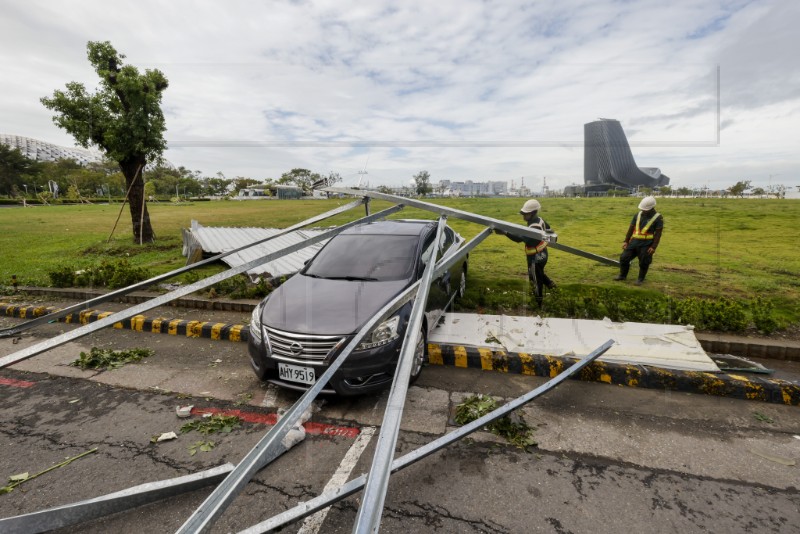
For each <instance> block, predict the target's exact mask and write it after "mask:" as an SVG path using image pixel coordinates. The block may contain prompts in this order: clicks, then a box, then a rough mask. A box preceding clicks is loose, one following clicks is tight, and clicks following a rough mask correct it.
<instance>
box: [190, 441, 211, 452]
mask: <svg viewBox="0 0 800 534" xmlns="http://www.w3.org/2000/svg"><path fill="white" fill-rule="evenodd" d="M213 448H214V442H213V441H195V442H194V443H193V444H191V445H189V456H194V455H195V454H197V451H200V452H209V451H211V450H212V449H213Z"/></svg>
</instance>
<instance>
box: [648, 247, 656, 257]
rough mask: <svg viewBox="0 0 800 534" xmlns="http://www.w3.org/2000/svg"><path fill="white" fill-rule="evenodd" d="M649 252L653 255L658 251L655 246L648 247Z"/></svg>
mask: <svg viewBox="0 0 800 534" xmlns="http://www.w3.org/2000/svg"><path fill="white" fill-rule="evenodd" d="M647 253H648V254H650V255H651V256H652V255H653V254H655V253H656V249H654V248H653V247H647Z"/></svg>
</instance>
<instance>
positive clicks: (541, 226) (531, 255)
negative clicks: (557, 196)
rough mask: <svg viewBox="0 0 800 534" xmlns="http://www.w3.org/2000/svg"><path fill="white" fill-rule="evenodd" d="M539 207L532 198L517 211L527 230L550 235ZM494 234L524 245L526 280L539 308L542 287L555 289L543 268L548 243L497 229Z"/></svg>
mask: <svg viewBox="0 0 800 534" xmlns="http://www.w3.org/2000/svg"><path fill="white" fill-rule="evenodd" d="M541 207H542V205H541V204H540V203H539V201H538V200H536V199H535V198H532V199H530V200H528V201H527V202H525V204H523V205H522V209H521V210H519V212H520V214H521V215H522V218H523V219H525V222H526V223H527V225H528V228H533V229H534V230H537V231H539V232H540V233H542V234H543V235H544V234H551V233H553V232H552V230H551V229H550V225H549V224H547V223H546V222H545V220H544V219H542V218H541V217H539V210H540V209H541ZM495 232H496V233H498V234H502V235H505V236H506V237H508V238H509V239H510V240H511V241H515V242H517V243H525V255H526V257H527V259H528V278H529V279H530V281H531V284H532V285H533V294H534V296H535V297H536V302H537V303H538V304H539V307H540V308H541V307H542V300H543V299H544V287H545V286H547V287H548V288H550V289H553V288H555V287H556V284H555V282H553V281H552V280H550V278H549V277H548V276H547V275H546V274H545V273H544V267H545V265H547V256H548V254H547V243H548V241H546V240H539V239H534V238H532V237H518V236H515V235H511V234H507V233H505V232H504V231H502V230H499V229H496V230H495Z"/></svg>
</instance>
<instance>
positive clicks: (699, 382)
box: [428, 343, 800, 406]
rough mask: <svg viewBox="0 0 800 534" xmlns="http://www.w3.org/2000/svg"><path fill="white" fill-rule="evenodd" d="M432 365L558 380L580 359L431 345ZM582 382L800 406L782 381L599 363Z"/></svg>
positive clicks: (798, 388)
mask: <svg viewBox="0 0 800 534" xmlns="http://www.w3.org/2000/svg"><path fill="white" fill-rule="evenodd" d="M428 359H429V362H430V364H432V365H447V366H452V367H464V368H469V369H481V370H484V371H499V372H502V373H514V374H524V375H531V376H543V377H547V378H552V377H554V376H557V375H558V374H559V373H561V372H562V371H563V370H564V369H566V368H567V367H569V366H570V365H572V364H573V363H574V362H575V361H577V360H578V359H577V358H567V357H558V356H546V355H541V354H527V353H523V352H519V353H517V352H510V353H506V352H504V351H497V350H493V349H491V348H483V347H469V346H461V345H437V344H433V343H430V344H428ZM576 378H577V379H578V380H586V381H590V382H605V383H606V384H618V385H622V386H630V387H640V388H651V389H663V390H670V391H683V392H687V393H703V394H706V395H717V396H720V397H730V398H735V399H747V400H759V401H764V402H771V403H777V404H788V405H792V406H800V384H795V383H792V382H787V381H786V380H780V379H776V378H761V377H750V376H744V375H740V374H731V373H706V372H699V371H677V370H671V369H662V368H659V367H650V366H647V365H632V364H619V363H611V362H602V361H595V362H593V363H591V364H590V365H587V366H586V367H584V368H583V369H582V370H581V372H580V374H579V375H576Z"/></svg>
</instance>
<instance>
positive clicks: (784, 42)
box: [0, 0, 800, 188]
mask: <svg viewBox="0 0 800 534" xmlns="http://www.w3.org/2000/svg"><path fill="white" fill-rule="evenodd" d="M0 6H2V8H3V13H4V16H3V18H2V20H0V61H2V64H3V66H4V76H3V78H2V80H0V94H3V95H4V98H3V99H2V101H1V102H0V124H2V126H0V130H2V131H3V132H4V133H11V134H17V135H25V136H29V137H35V138H39V139H42V140H46V141H50V142H54V143H58V144H63V145H67V146H70V145H72V140H71V139H70V137H69V136H68V135H67V134H66V133H64V132H62V131H60V130H59V129H58V128H57V127H56V126H54V125H53V124H52V122H51V120H50V114H49V112H48V111H47V110H46V109H44V107H43V106H41V104H40V103H39V98H40V97H42V96H46V95H49V94H51V93H52V91H53V90H55V89H59V88H62V87H63V86H64V84H65V83H66V82H68V81H73V80H75V81H80V82H83V83H85V84H86V85H87V87H89V88H93V87H95V86H96V77H95V75H94V73H93V72H92V71H91V68H90V66H89V64H88V61H87V60H86V56H85V46H86V42H87V41H89V40H109V41H111V43H112V44H113V45H114V46H115V47H116V48H117V50H118V51H119V52H121V53H123V54H125V55H126V56H127V59H126V61H127V62H128V63H130V64H133V65H135V66H137V67H138V68H140V69H142V70H143V69H148V68H158V69H160V70H161V71H162V72H164V73H165V75H166V76H167V78H168V79H169V82H170V87H169V89H167V91H166V93H165V95H164V102H163V106H164V111H165V115H166V118H167V126H168V132H167V139H168V142H169V145H170V149H169V150H168V152H167V154H166V156H167V158H168V159H170V160H171V161H173V162H174V163H176V164H178V165H183V166H185V167H188V168H190V169H198V170H201V171H202V172H203V173H204V174H206V175H213V174H215V173H216V172H217V171H222V172H224V173H225V175H226V176H237V175H241V176H251V177H254V178H259V179H260V178H267V177H277V176H279V175H280V174H281V173H283V172H286V171H287V170H289V169H291V168H293V167H306V168H310V169H313V170H315V171H317V172H323V173H327V172H330V171H333V172H339V173H340V174H342V176H345V177H348V176H349V177H351V178H352V180H353V183H355V181H356V180H357V179H358V174H357V172H358V171H359V170H361V169H362V168H363V166H364V164H365V162H366V159H367V155H368V154H369V165H368V172H369V179H370V181H371V183H373V184H380V183H383V184H394V185H400V184H404V183H407V182H408V180H409V178H410V177H411V176H413V175H414V174H416V173H418V172H419V171H421V170H427V171H428V172H430V174H431V178H432V180H433V181H434V182H435V181H438V180H439V179H451V180H458V179H461V180H464V179H472V180H486V179H492V180H508V181H511V180H515V181H518V180H519V179H520V177H522V176H526V177H528V178H527V179H526V183H533V182H528V180H531V181H533V180H538V181H539V182H541V179H542V177H543V176H547V177H548V185H549V186H550V187H551V188H560V187H563V186H565V185H568V184H570V183H581V182H582V181H583V178H582V175H583V150H582V142H583V124H584V123H586V122H589V121H592V120H595V119H596V118H597V117H608V118H615V119H618V120H620V121H621V122H622V125H623V128H625V130H626V132H627V134H628V138H629V140H630V142H631V145H632V147H633V151H634V156H635V157H636V160H637V163H638V164H639V165H641V166H658V167H661V169H662V170H663V171H664V172H665V173H666V174H668V175H669V176H670V177H671V178H672V183H673V184H674V185H677V186H681V185H692V184H694V183H697V181H698V180H703V181H705V182H709V183H710V186H712V187H714V186H719V187H723V186H726V185H730V184H732V183H733V182H735V181H737V180H739V179H751V180H752V181H753V182H754V183H759V182H762V183H767V180H769V176H770V174H772V175H773V177H774V176H775V175H780V176H781V179H782V180H783V181H784V183H786V184H787V185H792V184H794V183H798V176H800V172H799V171H800V162H798V157H797V150H796V144H797V142H796V135H795V130H796V125H797V124H798V119H800V117H798V114H800V96H798V95H797V93H796V89H795V88H796V87H797V86H798V82H800V80H798V77H799V76H800V68H798V67H800V65H799V64H798V63H799V62H800V60H798V58H797V54H796V52H795V50H796V49H797V48H798V46H797V45H798V44H799V43H798V38H797V37H796V36H795V34H796V32H795V31H794V30H795V28H796V26H797V25H798V22H800V16H799V15H800V8H798V7H797V4H796V3H794V2H780V1H774V2H773V1H756V2H747V1H744V0H741V1H739V0H718V1H711V2H703V3H698V2H693V1H683V2H680V1H679V2H671V3H666V2H663V1H638V2H615V1H611V0H608V1H603V2H595V1H588V0H587V1H580V0H571V1H564V2H559V3H557V4H553V5H547V4H546V3H542V2H539V3H534V4H529V3H523V2H520V3H511V2H495V3H492V2H455V1H450V2H447V1H445V2H434V3H431V2H422V1H417V2H402V3H397V5H393V4H390V3H364V2H354V1H352V2H321V1H320V2H295V3H286V2H269V3H267V2H245V1H233V2H211V1H209V2H194V1H192V2H189V1H185V0H184V1H174V2H169V3H160V2H153V1H148V0H139V1H136V2H133V1H128V2H114V3H109V2H100V1H95V0H84V1H76V2H69V3H68V4H53V3H52V2H47V1H44V0H39V1H29V2H25V3H23V2H21V1H20V0H0ZM718 69H719V73H720V75H719V78H718V76H717V72H718ZM718 82H719V93H720V97H721V98H720V100H719V104H720V120H721V122H722V124H723V128H722V130H721V131H719V132H718V130H717V104H718V99H717V96H718V95H717V86H718ZM718 137H719V145H717V139H718Z"/></svg>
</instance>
